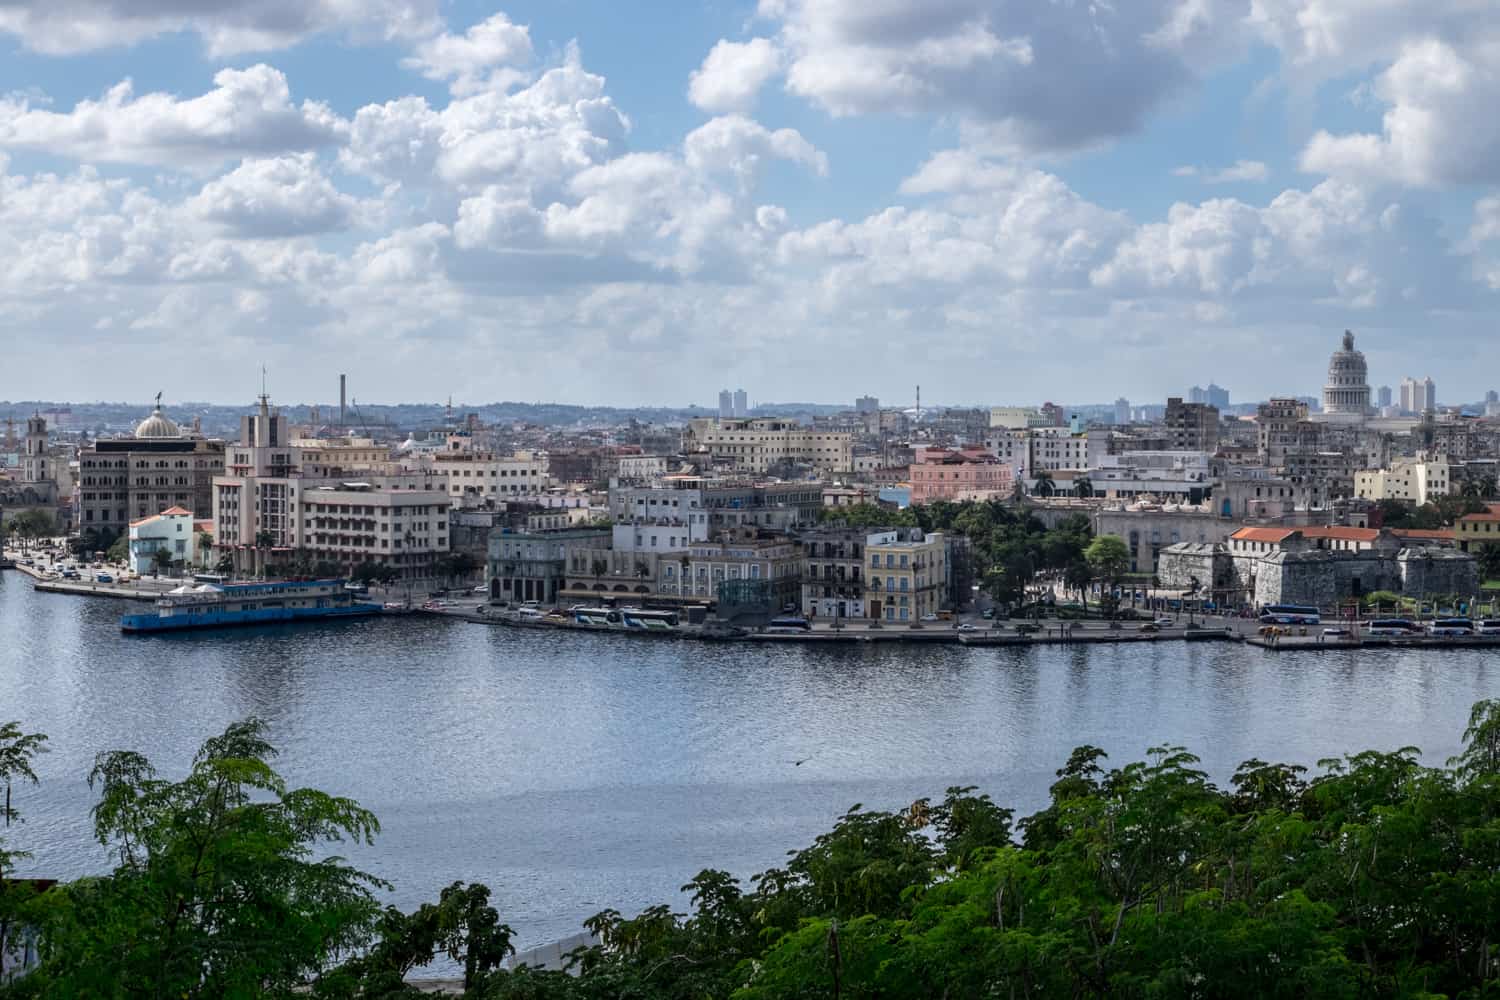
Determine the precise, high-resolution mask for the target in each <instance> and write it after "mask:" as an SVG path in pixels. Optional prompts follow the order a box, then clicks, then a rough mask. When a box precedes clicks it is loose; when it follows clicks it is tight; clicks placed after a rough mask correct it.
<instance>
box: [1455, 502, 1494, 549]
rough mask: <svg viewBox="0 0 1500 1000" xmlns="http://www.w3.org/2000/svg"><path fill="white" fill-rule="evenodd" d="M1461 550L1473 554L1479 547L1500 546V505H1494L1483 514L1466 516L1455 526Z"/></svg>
mask: <svg viewBox="0 0 1500 1000" xmlns="http://www.w3.org/2000/svg"><path fill="white" fill-rule="evenodd" d="M1453 537H1454V541H1456V542H1457V543H1458V547H1459V549H1460V550H1462V551H1464V552H1472V551H1474V548H1475V547H1476V546H1479V545H1500V503H1492V504H1490V505H1489V510H1486V511H1485V512H1484V513H1483V514H1465V515H1464V516H1463V517H1461V518H1459V519H1458V523H1457V524H1455V525H1454V526H1453Z"/></svg>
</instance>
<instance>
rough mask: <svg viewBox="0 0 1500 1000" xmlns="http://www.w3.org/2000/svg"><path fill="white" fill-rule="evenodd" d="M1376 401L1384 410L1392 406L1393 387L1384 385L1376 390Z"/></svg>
mask: <svg viewBox="0 0 1500 1000" xmlns="http://www.w3.org/2000/svg"><path fill="white" fill-rule="evenodd" d="M1375 401H1376V405H1377V406H1379V407H1380V408H1381V409H1382V410H1383V409H1385V408H1386V407H1387V406H1390V405H1391V387H1390V386H1388V385H1383V386H1381V387H1380V388H1379V389H1377V390H1375Z"/></svg>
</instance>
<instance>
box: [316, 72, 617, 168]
mask: <svg viewBox="0 0 1500 1000" xmlns="http://www.w3.org/2000/svg"><path fill="white" fill-rule="evenodd" d="M604 83H605V81H604V78H603V77H601V76H598V75H596V74H593V73H589V72H587V71H586V70H585V69H584V68H583V65H582V62H581V59H580V57H579V55H578V52H577V49H576V48H570V49H569V52H568V55H567V58H566V59H565V61H564V63H563V64H562V65H561V66H557V67H555V68H553V69H550V70H548V71H547V72H545V73H543V74H542V75H541V76H540V77H539V78H538V79H537V80H536V81H535V82H534V83H532V84H531V85H530V86H528V87H525V88H523V89H520V90H516V91H513V92H503V91H497V90H484V91H481V92H479V93H476V94H473V95H471V96H467V97H462V98H454V99H453V100H451V101H450V102H449V103H448V104H447V105H446V106H445V107H443V108H441V109H435V108H433V107H431V106H430V105H428V103H427V101H426V100H424V99H423V98H420V97H403V98H400V99H398V100H395V101H389V102H387V103H385V104H378V105H367V106H365V107H363V108H360V109H359V111H358V112H356V113H355V115H354V120H353V122H352V124H351V126H350V133H349V142H348V145H347V146H346V148H344V149H343V150H341V151H340V162H341V163H342V164H343V165H344V166H345V168H346V169H349V170H352V171H354V172H356V173H361V174H365V175H367V176H370V177H373V178H377V179H380V180H389V181H401V182H403V183H408V184H427V183H430V182H431V181H432V180H433V179H434V177H435V178H436V179H437V180H438V181H440V182H443V183H445V184H448V185H452V186H454V187H456V188H458V189H460V190H463V191H465V192H467V191H478V190H480V189H482V188H484V187H486V186H490V185H497V184H498V185H504V186H506V187H508V188H510V189H511V190H512V191H514V192H517V193H518V194H517V196H518V197H530V196H531V195H532V194H536V195H537V196H538V197H548V196H551V195H554V194H556V193H557V192H558V191H560V190H561V189H562V188H563V187H565V186H566V184H567V182H568V180H569V179H570V178H571V177H573V176H574V175H575V174H577V173H578V172H579V171H581V170H584V169H587V168H588V167H591V166H594V165H597V164H600V163H603V162H605V161H606V160H608V159H609V158H611V157H612V156H615V155H617V154H618V153H619V152H620V151H621V150H622V149H623V146H624V143H625V138H626V135H627V134H628V133H629V131H630V119H628V118H627V117H626V116H625V115H624V114H623V113H622V112H621V111H620V110H619V109H618V108H617V107H616V106H615V103H614V100H613V99H612V98H611V97H609V96H608V95H607V94H606V93H605V88H604Z"/></svg>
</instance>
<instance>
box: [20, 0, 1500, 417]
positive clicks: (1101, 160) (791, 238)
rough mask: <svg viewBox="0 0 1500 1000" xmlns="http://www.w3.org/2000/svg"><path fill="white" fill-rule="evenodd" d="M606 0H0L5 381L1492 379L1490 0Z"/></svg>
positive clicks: (954, 388)
mask: <svg viewBox="0 0 1500 1000" xmlns="http://www.w3.org/2000/svg"><path fill="white" fill-rule="evenodd" d="M627 6H628V5H618V4H609V3H605V2H604V0H580V2H579V3H576V4H568V5H561V4H547V3H542V2H540V0H527V2H517V3H511V4H504V5H501V6H499V7H496V6H493V5H489V4H479V3H474V2H469V0H459V2H453V3H446V4H441V5H439V4H438V3H437V0H374V2H370V3H365V4H358V5H349V4H345V3H338V2H335V0H296V2H293V0H257V2H255V3H251V2H249V0H220V2H215V3H207V2H204V0H191V2H188V3H174V4H166V3H160V2H152V0H133V2H128V3H127V2H126V0H69V2H67V3H63V4H57V3H50V4H44V3H42V2H40V0H12V2H10V3H7V4H5V5H4V6H0V259H3V260H4V261H5V266H4V267H3V268H0V344H3V345H4V352H5V355H4V356H5V359H6V365H5V371H6V374H7V376H8V377H7V378H5V379H4V380H3V384H0V394H4V395H6V396H9V397H12V398H21V397H26V398H48V399H56V400H64V399H74V400H82V399H147V398H149V397H150V396H151V395H152V394H154V392H155V391H156V390H157V389H162V390H164V391H165V392H166V397H167V399H168V400H204V399H207V400H214V401H218V402H221V403H223V404H225V405H235V404H237V403H240V402H243V401H245V400H248V399H249V398H251V397H252V396H253V395H254V394H255V392H257V391H258V389H259V383H260V378H259V375H260V370H261V367H262V365H264V366H266V367H267V368H268V369H269V370H270V372H271V379H272V385H271V388H272V394H273V396H274V397H275V398H276V399H278V400H280V401H283V402H290V401H293V400H327V399H329V398H330V397H331V396H333V395H334V392H333V389H332V387H333V386H334V385H335V384H336V378H337V373H339V372H348V373H349V375H350V380H351V384H352V385H354V386H356V387H357V389H356V390H355V395H356V397H357V398H359V399H361V400H446V399H447V398H449V397H450V396H451V397H452V398H453V399H454V400H471V401H472V400H507V399H508V400H516V399H538V400H540V399H556V400H564V401H569V402H570V403H576V404H577V405H617V406H652V405H660V406H671V407H680V406H687V405H694V404H696V405H699V406H711V405H712V403H713V400H714V395H715V393H716V392H717V390H718V388H720V387H723V386H729V387H744V388H746V389H747V390H748V391H750V393H751V395H752V397H753V398H755V399H766V400H770V399H777V400H817V401H827V402H842V401H845V400H852V399H853V398H854V397H855V396H857V395H862V394H872V395H876V396H879V397H880V398H881V399H882V400H883V401H887V402H888V403H898V402H903V401H906V400H909V399H910V398H911V396H912V394H913V387H914V385H915V384H917V383H920V384H921V385H922V386H923V399H924V402H927V401H929V400H930V401H931V402H932V403H938V402H948V401H957V400H974V401H988V402H994V403H1009V402H1015V403H1028V402H1037V401H1040V400H1042V399H1057V400H1060V401H1062V402H1068V401H1073V402H1082V401H1096V402H1104V401H1108V400H1112V399H1113V398H1115V397H1116V396H1118V395H1125V396H1127V397H1129V398H1130V399H1131V400H1132V401H1136V402H1148V401H1160V400H1161V399H1162V398H1164V397H1165V396H1167V395H1168V394H1174V395H1175V394H1181V393H1183V392H1184V391H1185V390H1186V389H1187V387H1188V386H1190V385H1193V384H1199V385H1207V384H1208V383H1209V382H1210V381H1214V382H1217V383H1219V384H1220V385H1223V386H1225V387H1226V388H1228V389H1229V390H1230V392H1231V394H1232V398H1233V399H1234V400H1236V401H1243V400H1253V399H1262V398H1266V397H1269V396H1272V395H1314V394H1316V393H1317V392H1318V390H1319V388H1320V385H1321V379H1322V375H1323V372H1324V370H1325V367H1326V361H1327V357H1328V354H1329V352H1330V351H1332V350H1333V349H1334V348H1335V347H1336V346H1337V342H1338V337H1339V335H1340V334H1341V332H1342V331H1343V330H1344V329H1345V328H1346V327H1347V328H1351V329H1353V330H1354V331H1355V332H1356V334H1357V335H1358V337H1359V346H1360V349H1361V350H1363V351H1364V352H1365V354H1366V356H1367V358H1368V359H1369V367H1370V378H1371V382H1372V384H1374V385H1377V386H1378V385H1390V386H1396V385H1398V384H1399V383H1400V380H1401V379H1402V378H1403V377H1405V376H1417V377H1421V376H1425V375H1430V376H1432V377H1433V378H1434V379H1435V380H1436V381H1437V383H1438V385H1439V387H1440V391H1441V399H1442V401H1443V402H1445V403H1446V402H1462V401H1468V400H1476V399H1479V398H1481V397H1482V396H1483V395H1484V392H1485V391H1486V390H1487V389H1489V388H1492V385H1491V384H1489V383H1488V382H1487V381H1486V380H1487V379H1491V378H1492V377H1493V375H1492V374H1491V373H1490V372H1489V371H1487V370H1486V369H1485V368H1484V367H1483V366H1481V365H1477V364H1475V361H1476V360H1477V356H1478V354H1479V351H1480V350H1481V345H1483V344H1486V343H1488V341H1489V339H1490V338H1491V336H1492V334H1493V330H1494V315H1495V311H1496V306H1497V305H1500V195H1497V194H1496V193H1495V192H1496V189H1497V188H1496V184H1497V181H1500V120H1497V119H1496V117H1495V116H1494V115H1493V113H1492V110H1491V109H1493V108H1494V107H1495V106H1496V103H1497V101H1500V75H1497V74H1495V73H1494V72H1493V69H1492V65H1491V60H1490V56H1489V53H1492V52H1493V51H1495V47H1496V46H1497V45H1500V18H1496V17H1495V16H1494V14H1493V10H1491V9H1489V7H1488V6H1487V5H1485V4H1480V3H1473V2H1471V0H1438V2H1432V0H1427V2H1421V3H1418V2H1417V0H1381V2H1380V4H1379V12H1380V16H1378V17H1375V16H1370V12H1369V7H1370V4H1369V0H1140V2H1137V3H1131V4H1121V5H1115V6H1114V7H1109V6H1105V5H1072V4H1035V5H1028V4H1009V3H1002V2H1000V0H950V2H945V3H942V4H936V5H934V4H923V3H918V2H915V0H876V2H873V3H872V2H870V0H759V2H758V3H752V2H745V0H740V2H732V3H729V4H725V5H701V6H698V7H688V8H685V9H679V8H675V7H674V8H673V9H671V11H670V12H668V11H667V10H666V8H664V7H656V6H652V7H638V6H629V9H625V8H626V7H627ZM470 405H473V404H470Z"/></svg>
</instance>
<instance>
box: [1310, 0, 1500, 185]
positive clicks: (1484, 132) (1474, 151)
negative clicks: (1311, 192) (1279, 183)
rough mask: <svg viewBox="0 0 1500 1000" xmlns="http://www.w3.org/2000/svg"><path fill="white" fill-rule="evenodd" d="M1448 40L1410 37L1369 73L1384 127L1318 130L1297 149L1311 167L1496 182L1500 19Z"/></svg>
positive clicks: (1405, 178) (1432, 180)
mask: <svg viewBox="0 0 1500 1000" xmlns="http://www.w3.org/2000/svg"><path fill="white" fill-rule="evenodd" d="M1490 18H1491V27H1490V28H1489V30H1488V32H1487V33H1482V34H1481V36H1480V37H1477V38H1470V39H1469V40H1467V41H1466V42H1461V43H1449V42H1445V41H1441V40H1438V39H1435V38H1425V39H1422V40H1419V41H1412V42H1409V43H1407V44H1405V45H1403V46H1402V48H1401V51H1400V54H1399V55H1398V57H1397V58H1396V60H1395V62H1393V63H1392V64H1391V65H1390V67H1389V68H1388V69H1386V70H1385V71H1384V72H1382V73H1381V74H1380V75H1379V76H1378V77H1377V78H1376V80H1375V84H1374V86H1373V88H1372V92H1373V94H1374V96H1375V97H1376V98H1377V99H1378V100H1380V101H1381V102H1383V103H1384V104H1385V105H1387V110H1386V112H1385V115H1384V118H1383V122H1382V130H1381V132H1380V134H1375V133H1349V134H1343V135H1335V134H1331V133H1329V132H1327V131H1324V130H1319V131H1318V133H1317V134H1316V135H1314V136H1313V138H1312V139H1311V141H1309V142H1308V144H1307V147H1306V149H1304V150H1303V153H1302V168H1303V169H1304V170H1308V171H1311V172H1315V173H1324V174H1334V175H1338V176H1346V177H1356V178H1369V179H1372V180H1377V181H1392V182H1396V183H1402V184H1410V185H1418V186H1427V187H1438V186H1446V185H1457V184H1487V183H1496V182H1500V124H1497V122H1496V118H1495V107H1496V105H1497V104H1500V26H1497V25H1495V24H1494V12H1493V9H1492V10H1491V13H1490Z"/></svg>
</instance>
